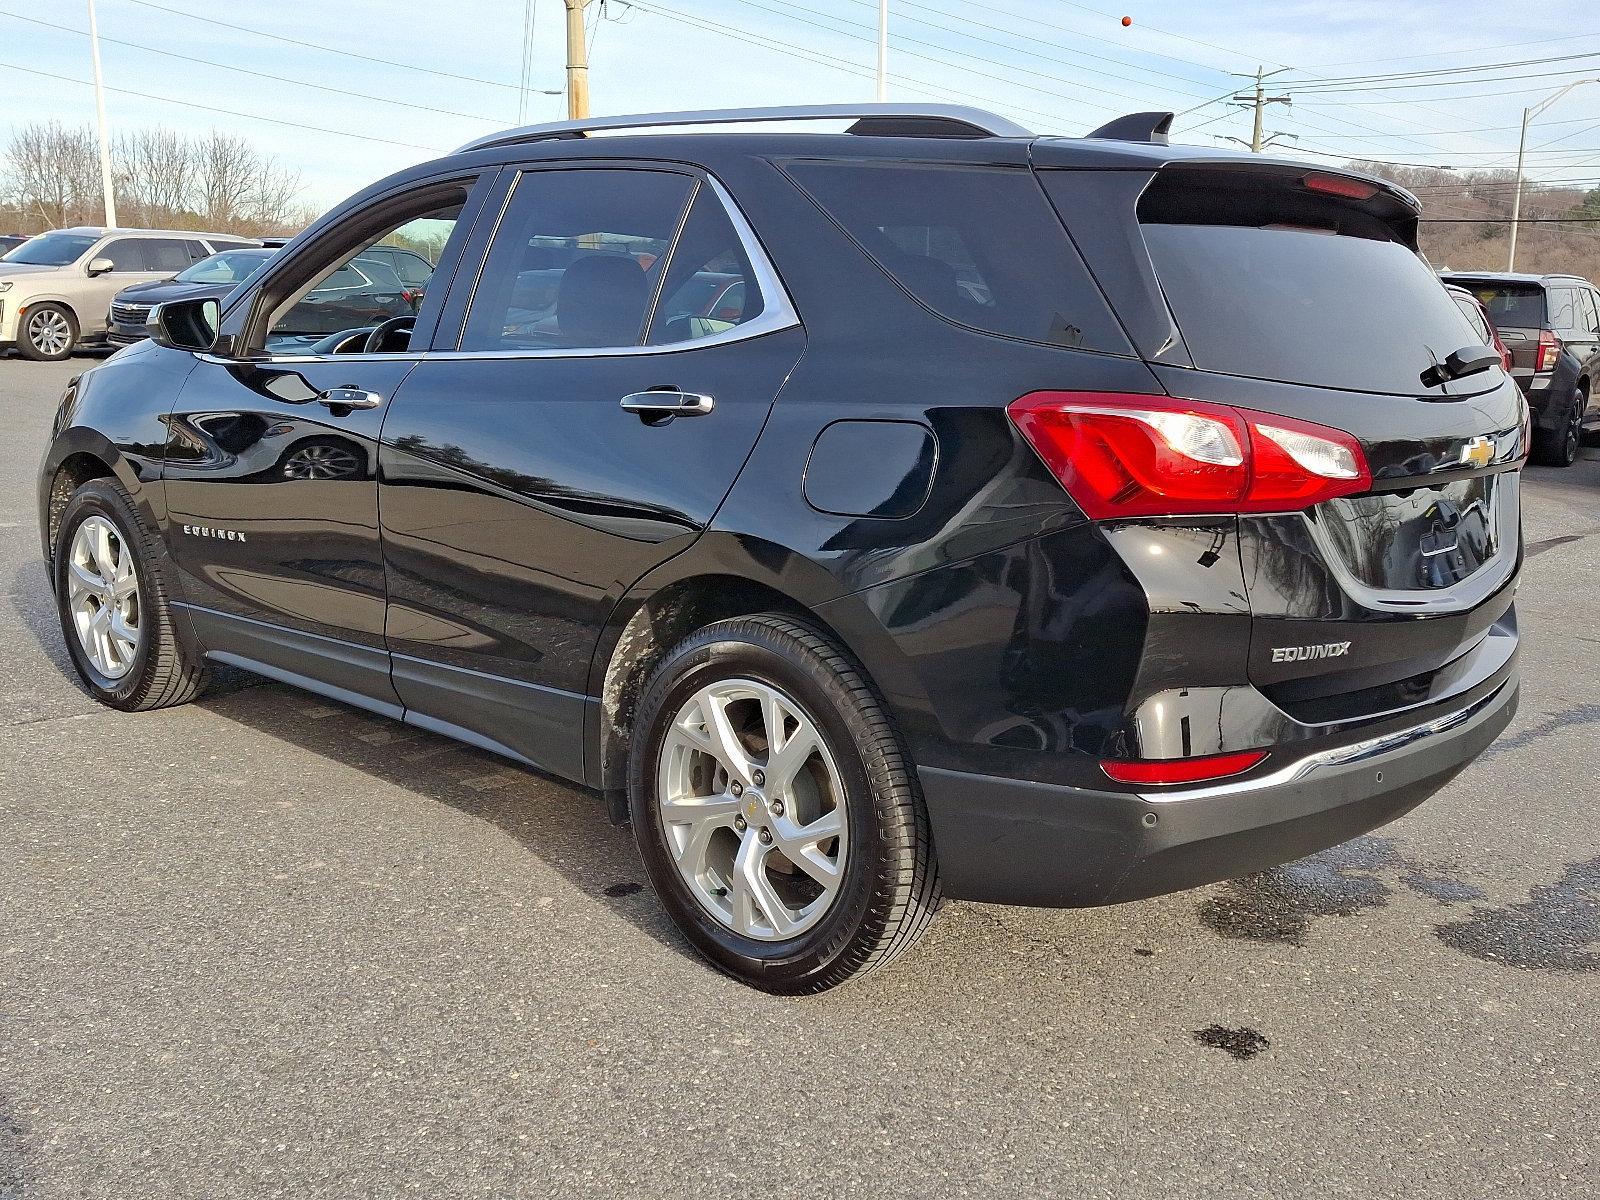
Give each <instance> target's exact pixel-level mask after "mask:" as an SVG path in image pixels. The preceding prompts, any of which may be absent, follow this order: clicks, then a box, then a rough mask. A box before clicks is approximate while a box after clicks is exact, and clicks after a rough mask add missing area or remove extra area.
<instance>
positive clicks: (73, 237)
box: [0, 233, 100, 267]
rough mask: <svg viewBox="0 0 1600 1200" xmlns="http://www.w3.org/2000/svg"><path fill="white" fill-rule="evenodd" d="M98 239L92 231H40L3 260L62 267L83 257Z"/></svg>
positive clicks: (37, 265) (39, 265) (38, 265)
mask: <svg viewBox="0 0 1600 1200" xmlns="http://www.w3.org/2000/svg"><path fill="white" fill-rule="evenodd" d="M99 240H100V239H99V238H98V237H96V236H95V235H94V234H92V233H41V234H40V235H39V236H38V237H35V238H29V239H28V240H27V241H25V242H23V243H22V245H20V246H18V247H17V248H16V249H15V250H13V251H11V253H9V254H7V255H6V256H5V258H4V259H0V261H3V262H12V263H29V264H31V265H33V266H36V267H64V266H66V265H67V264H68V263H75V262H77V261H78V259H80V258H81V257H83V252H84V251H85V250H87V249H88V248H89V247H90V246H92V245H94V244H95V242H97V241H99Z"/></svg>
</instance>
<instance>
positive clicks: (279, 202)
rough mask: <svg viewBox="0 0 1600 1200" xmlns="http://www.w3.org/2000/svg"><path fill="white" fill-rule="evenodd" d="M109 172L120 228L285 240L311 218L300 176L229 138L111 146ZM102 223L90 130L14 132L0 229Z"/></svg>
mask: <svg viewBox="0 0 1600 1200" xmlns="http://www.w3.org/2000/svg"><path fill="white" fill-rule="evenodd" d="M111 164H112V178H113V186H114V188H115V191H116V202H117V219H118V222H119V223H120V224H122V225H125V226H147V227H154V228H163V229H205V230H209V231H212V232H215V233H242V234H266V233H289V232H293V231H295V230H298V229H299V228H301V227H302V226H303V225H304V224H305V223H306V222H307V221H308V220H309V219H310V217H311V216H312V213H311V212H310V211H309V210H307V209H306V208H305V207H304V206H303V205H301V204H299V203H297V197H298V196H299V194H300V191H301V184H300V176H299V175H298V174H297V173H296V172H294V171H291V170H288V169H286V168H284V167H282V166H280V165H279V164H278V162H277V160H276V159H274V158H273V157H272V156H271V155H268V154H264V153H262V152H261V151H260V150H258V149H257V148H256V147H255V146H254V145H252V144H251V143H250V142H249V141H248V140H246V139H245V138H242V137H238V136H236V135H233V134H227V133H222V132H220V131H216V130H213V131H212V132H211V133H207V134H200V135H189V134H183V133H178V132H176V131H175V130H171V129H140V130H136V131H133V132H130V133H125V134H121V135H119V136H118V137H117V138H116V139H115V141H114V142H113V143H112V147H111ZM104 219H105V212H104V203H103V199H102V192H101V181H100V153H99V148H98V146H97V144H96V141H95V136H94V130H93V129H92V128H91V127H90V126H87V125H84V126H67V125H62V124H61V123H60V122H59V121H40V122H33V123H30V124H26V125H19V126H17V127H15V128H14V129H13V130H12V133H11V139H10V142H9V144H8V145H7V147H6V152H5V159H4V162H3V164H0V225H3V226H7V227H9V226H15V227H17V228H18V229H19V230H20V231H22V232H29V233H37V232H39V231H41V230H45V229H57V228H61V227H62V226H67V225H97V224H100V223H101V222H102V221H104Z"/></svg>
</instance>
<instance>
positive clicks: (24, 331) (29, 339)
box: [17, 304, 78, 362]
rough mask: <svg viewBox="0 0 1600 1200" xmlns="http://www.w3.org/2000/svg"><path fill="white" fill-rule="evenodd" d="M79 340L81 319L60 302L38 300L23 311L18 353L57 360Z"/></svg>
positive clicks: (65, 355) (63, 356) (41, 359)
mask: <svg viewBox="0 0 1600 1200" xmlns="http://www.w3.org/2000/svg"><path fill="white" fill-rule="evenodd" d="M77 343H78V322H77V321H76V320H74V319H73V316H72V310H71V309H69V308H67V307H66V306H65V305H61V304H35V305H34V306H33V307H32V308H30V309H29V310H28V311H27V312H25V313H23V314H22V328H21V329H19V330H17V353H19V354H21V355H22V356H23V357H24V358H31V359H34V360H35V361H36V362H58V361H60V360H61V359H63V358H65V357H67V355H69V354H71V353H72V347H73V346H75V345H77Z"/></svg>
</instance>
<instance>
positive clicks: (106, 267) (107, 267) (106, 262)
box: [89, 257, 117, 275]
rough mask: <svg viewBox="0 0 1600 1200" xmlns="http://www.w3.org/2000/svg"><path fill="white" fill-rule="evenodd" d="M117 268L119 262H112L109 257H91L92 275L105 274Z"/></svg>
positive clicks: (90, 272)
mask: <svg viewBox="0 0 1600 1200" xmlns="http://www.w3.org/2000/svg"><path fill="white" fill-rule="evenodd" d="M116 269H117V264H116V263H114V262H112V261H111V260H110V259H109V258H105V257H101V258H91V259H90V260H89V274H90V275H104V274H105V273H106V272H107V271H114V270H116Z"/></svg>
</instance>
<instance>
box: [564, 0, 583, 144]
mask: <svg viewBox="0 0 1600 1200" xmlns="http://www.w3.org/2000/svg"><path fill="white" fill-rule="evenodd" d="M588 3H589V0H566V5H567V116H568V117H570V118H571V119H572V120H574V121H578V120H582V119H583V118H584V117H587V116H588V115H589V48H588V46H587V45H586V44H585V42H584V38H583V10H584V8H585V7H586V6H587V5H588Z"/></svg>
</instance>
